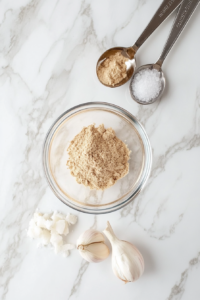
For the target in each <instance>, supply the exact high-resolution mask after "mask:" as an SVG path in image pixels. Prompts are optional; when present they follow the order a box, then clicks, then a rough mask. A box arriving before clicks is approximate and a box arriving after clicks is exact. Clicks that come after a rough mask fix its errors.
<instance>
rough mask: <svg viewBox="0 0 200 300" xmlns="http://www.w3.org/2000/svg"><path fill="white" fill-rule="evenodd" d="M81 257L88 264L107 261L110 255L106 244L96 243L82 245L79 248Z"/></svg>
mask: <svg viewBox="0 0 200 300" xmlns="http://www.w3.org/2000/svg"><path fill="white" fill-rule="evenodd" d="M78 249H79V253H80V255H81V256H82V257H83V258H84V259H85V260H87V261H88V262H95V263H98V262H101V261H103V260H104V259H106V258H107V257H108V255H109V253H110V250H109V248H108V247H107V245H106V244H104V243H102V242H100V243H94V244H89V245H80V246H79V247H78Z"/></svg>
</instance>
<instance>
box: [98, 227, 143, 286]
mask: <svg viewBox="0 0 200 300" xmlns="http://www.w3.org/2000/svg"><path fill="white" fill-rule="evenodd" d="M103 232H104V233H105V235H106V236H107V238H108V239H109V241H110V243H111V245H112V269H113V272H114V274H115V275H116V276H117V277H118V278H119V279H121V280H122V281H124V282H125V283H127V282H133V281H135V280H137V279H139V278H140V276H142V274H143V271H144V259H143V257H142V254H141V253H140V251H139V250H138V249H137V248H136V247H135V246H134V245H132V244H131V243H129V242H126V241H121V240H119V239H118V238H117V237H116V236H115V234H114V232H113V229H112V227H111V225H110V223H109V222H107V228H106V229H105V230H104V231H103Z"/></svg>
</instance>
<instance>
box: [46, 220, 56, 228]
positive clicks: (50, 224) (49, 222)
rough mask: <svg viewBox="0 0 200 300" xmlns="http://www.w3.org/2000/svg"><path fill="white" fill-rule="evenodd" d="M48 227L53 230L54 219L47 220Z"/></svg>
mask: <svg viewBox="0 0 200 300" xmlns="http://www.w3.org/2000/svg"><path fill="white" fill-rule="evenodd" d="M45 225H46V229H48V230H51V229H52V228H53V225H54V222H53V221H52V220H46V223H45Z"/></svg>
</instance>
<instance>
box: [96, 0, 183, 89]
mask: <svg viewBox="0 0 200 300" xmlns="http://www.w3.org/2000/svg"><path fill="white" fill-rule="evenodd" d="M181 1H182V0H164V1H163V2H162V4H161V5H160V7H159V8H158V10H157V11H156V13H155V14H154V16H153V18H152V19H151V21H150V22H149V24H148V25H147V27H146V28H145V29H144V31H143V32H142V34H141V35H140V37H139V38H138V40H137V41H136V43H135V44H134V46H132V47H127V48H125V47H115V48H111V49H109V50H107V51H106V52H104V53H103V54H102V55H101V56H100V58H99V60H98V62H97V66H96V73H97V77H98V68H99V67H100V65H101V64H102V63H103V62H104V61H105V59H107V58H109V57H110V56H111V55H114V54H116V53H117V52H120V53H121V54H122V55H123V56H125V57H126V58H128V59H129V61H128V63H126V66H127V67H126V68H127V76H126V77H125V78H124V79H123V80H122V81H120V82H119V83H117V84H116V85H114V86H113V85H107V84H104V83H103V82H102V81H101V80H100V79H99V77H98V79H99V81H100V82H101V83H102V84H103V85H105V86H108V87H111V88H114V87H118V86H120V85H123V84H124V83H126V82H127V81H128V80H129V79H130V78H131V76H132V75H133V73H134V70H135V68H136V61H135V54H136V52H137V51H138V49H139V48H140V47H141V46H142V44H143V43H144V42H145V41H146V40H147V39H148V37H149V36H150V35H151V34H152V33H153V32H154V31H155V30H156V28H157V27H158V26H159V25H160V24H161V23H162V22H163V21H164V20H165V19H166V18H167V17H168V16H169V15H170V14H171V13H172V12H173V11H174V10H175V9H176V8H177V6H178V5H179V4H180V3H181Z"/></svg>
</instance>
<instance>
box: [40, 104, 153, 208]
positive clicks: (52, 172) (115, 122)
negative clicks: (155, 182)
mask: <svg viewBox="0 0 200 300" xmlns="http://www.w3.org/2000/svg"><path fill="white" fill-rule="evenodd" d="M91 124H95V126H99V125H100V124H104V126H105V128H109V127H112V128H113V129H114V130H115V133H116V136H117V137H118V138H119V139H121V140H122V141H123V142H124V143H125V144H127V146H128V148H129V149H130V150H131V155H130V160H129V173H128V174H127V175H126V176H125V177H124V178H122V179H120V180H118V181H117V182H116V184H115V185H113V186H112V187H110V188H108V189H106V190H104V191H99V190H98V191H95V190H90V189H89V187H85V186H84V185H80V184H78V183H77V182H76V180H75V178H74V177H73V176H71V174H70V170H69V169H68V168H67V166H66V162H67V160H68V153H67V148H68V146H69V143H70V141H71V140H72V139H73V138H74V136H75V135H76V134H78V133H79V132H80V131H81V130H82V128H83V127H86V126H88V125H91ZM151 164H152V154H151V146H150V142H149V139H148V137H147V134H146V132H145V130H144V128H143V127H142V126H141V124H140V123H139V122H138V121H137V119H136V118H135V117H134V116H133V115H131V114H130V113H129V112H128V111H126V110H124V109H123V108H121V107H119V106H116V105H113V104H109V103H105V102H89V103H84V104H81V105H78V106H75V107H73V108H71V109H69V110H68V111H66V112H65V113H63V114H62V115H61V116H60V117H59V118H58V119H57V120H56V121H55V122H54V124H53V125H52V126H51V128H50V130H49V131H48V133H47V135H46V138H45V142H44V147H43V167H44V172H45V175H46V178H47V181H48V183H49V185H50V187H51V189H52V190H53V192H54V193H55V195H56V196H57V197H58V198H59V199H60V200H61V201H63V202H64V203H65V204H66V205H68V206H70V207H71V208H74V209H76V210H78V211H81V212H85V213H91V214H103V213H109V212H113V211H116V210H118V209H120V208H122V207H123V206H125V205H127V204H128V203H129V202H130V201H131V200H132V199H133V198H134V197H135V196H136V195H138V193H139V192H140V191H141V190H142V189H143V188H144V186H145V184H146V182H147V179H148V177H149V175H150V171H151Z"/></svg>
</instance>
